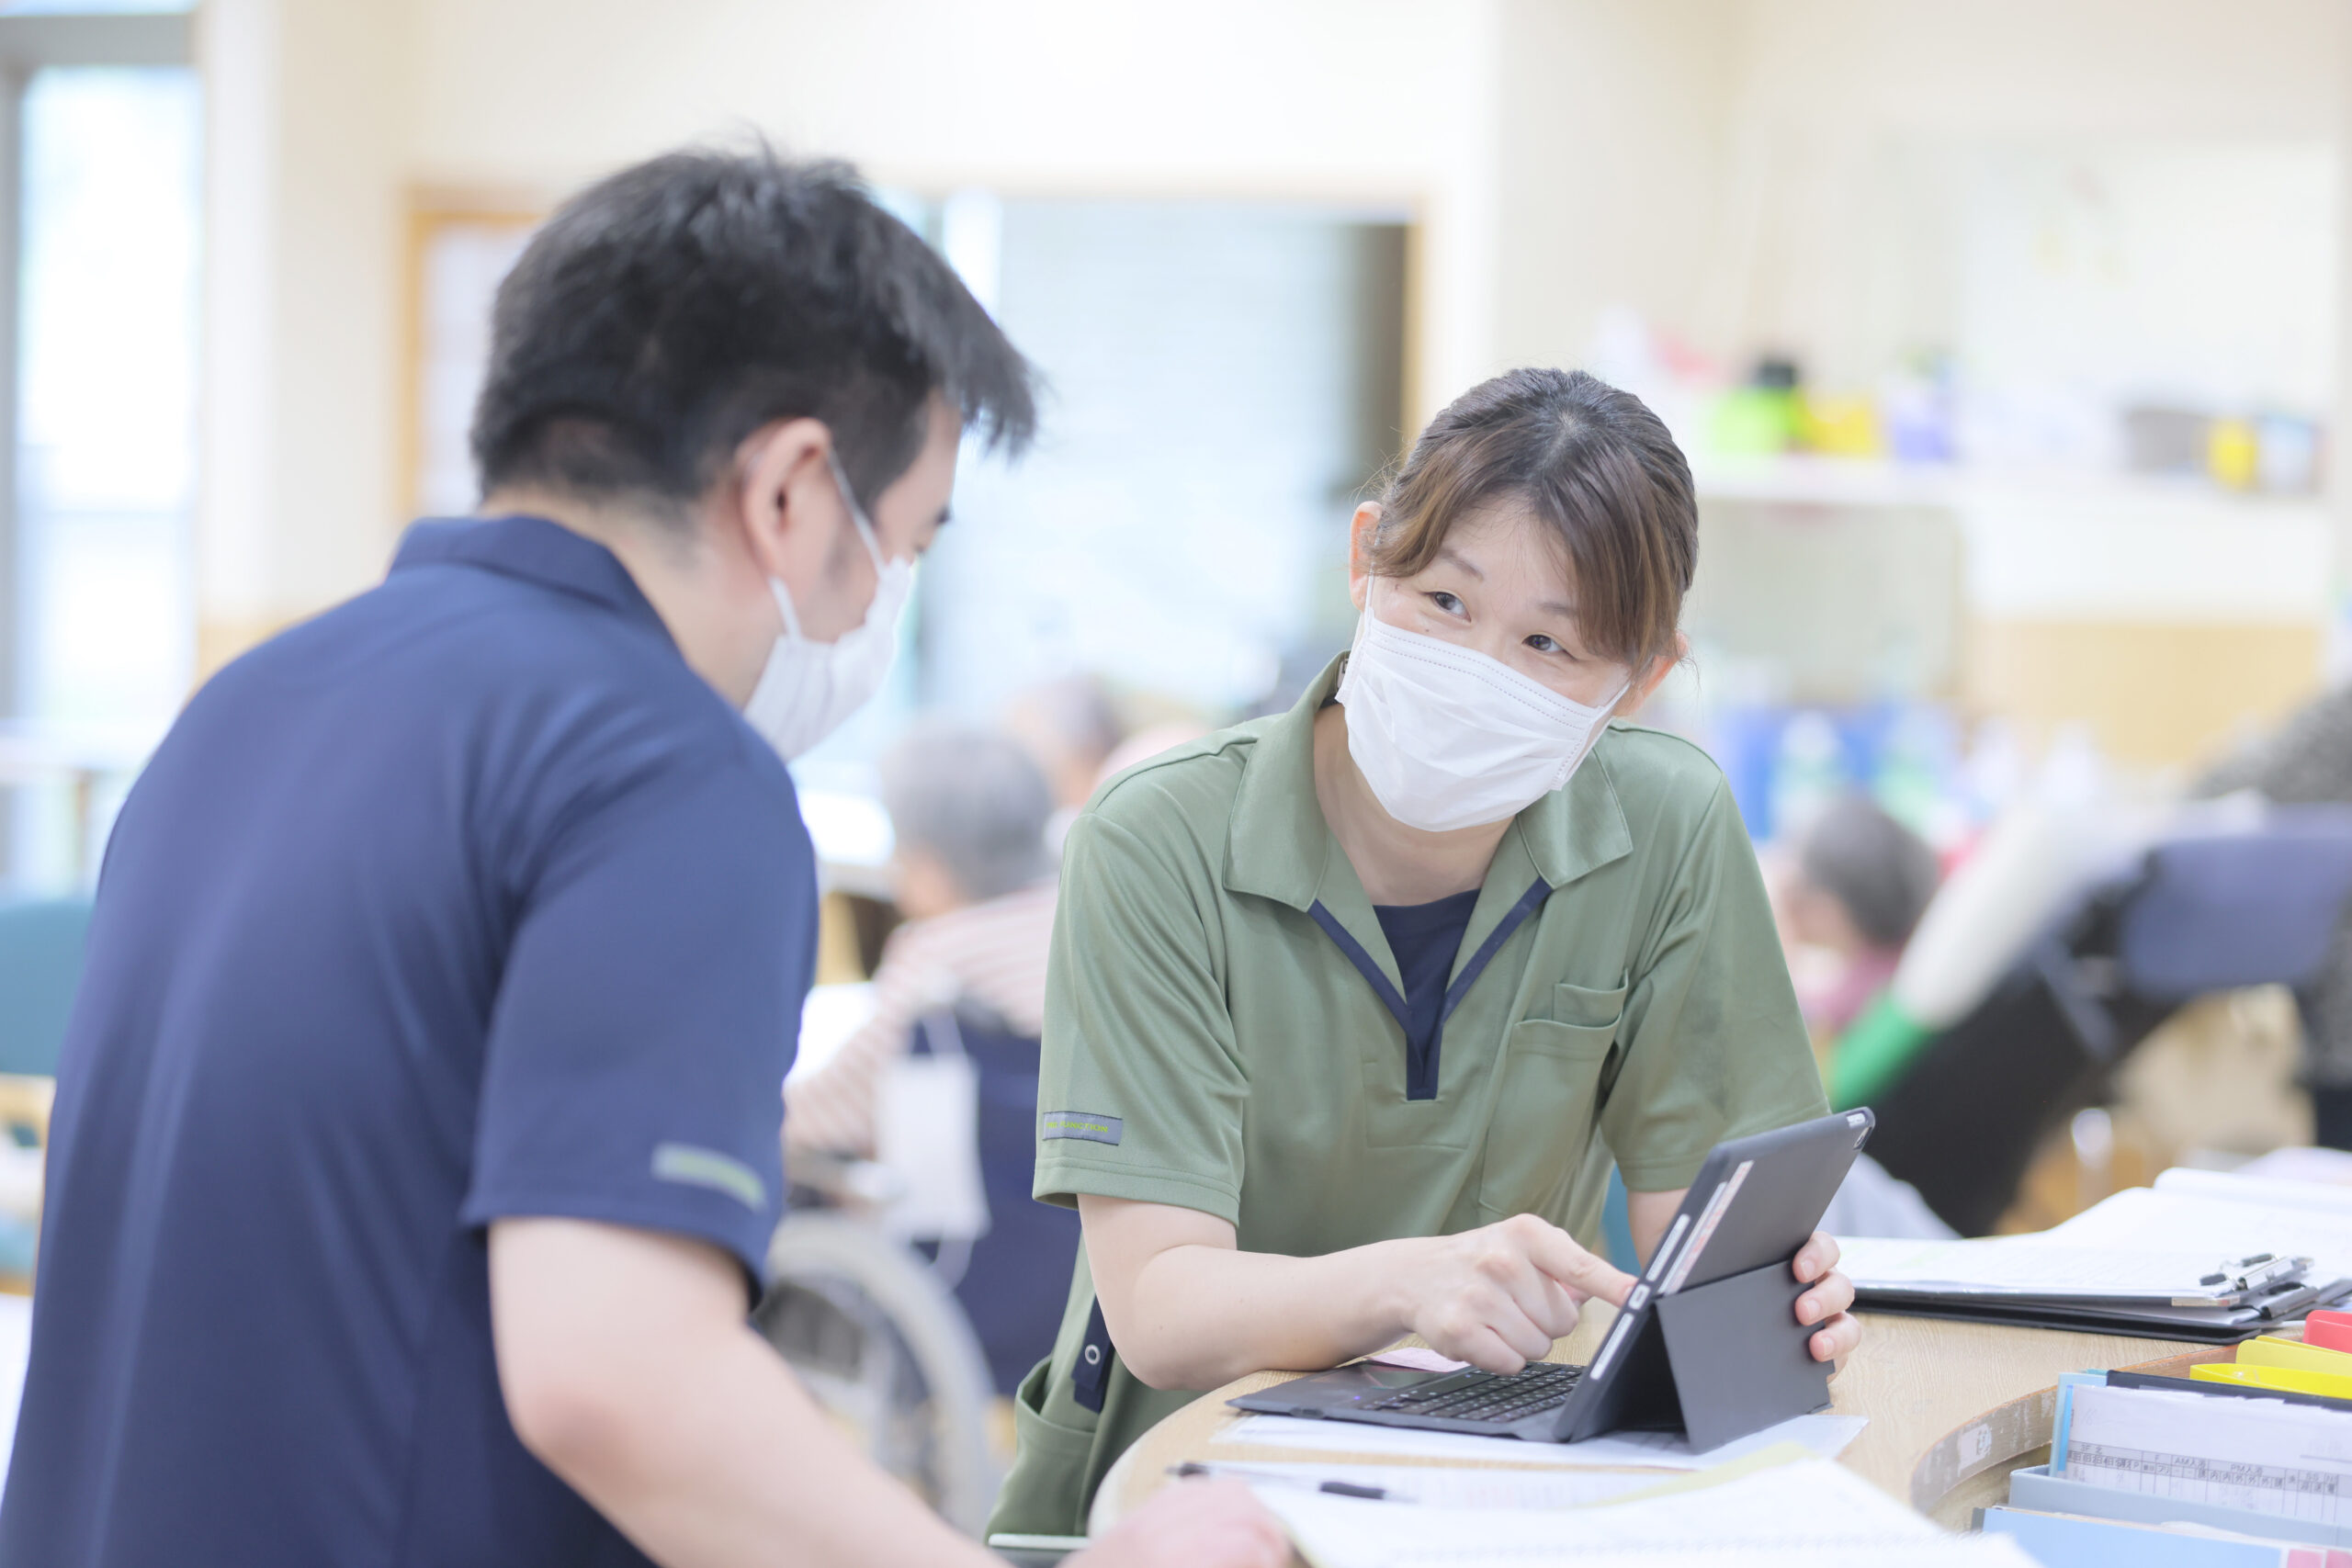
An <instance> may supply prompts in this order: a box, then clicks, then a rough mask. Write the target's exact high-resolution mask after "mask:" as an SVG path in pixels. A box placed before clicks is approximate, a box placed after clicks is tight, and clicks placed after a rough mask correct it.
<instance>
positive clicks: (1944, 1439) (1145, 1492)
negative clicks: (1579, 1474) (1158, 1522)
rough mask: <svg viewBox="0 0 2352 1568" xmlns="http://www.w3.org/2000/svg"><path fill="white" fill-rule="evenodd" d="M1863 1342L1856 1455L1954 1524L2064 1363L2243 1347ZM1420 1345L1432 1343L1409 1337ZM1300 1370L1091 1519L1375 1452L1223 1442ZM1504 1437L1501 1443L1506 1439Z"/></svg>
mask: <svg viewBox="0 0 2352 1568" xmlns="http://www.w3.org/2000/svg"><path fill="white" fill-rule="evenodd" d="M1615 1315H1616V1314H1614V1312H1612V1311H1611V1309H1610V1308H1609V1306H1608V1305H1607V1304H1606V1303H1594V1304H1593V1306H1592V1307H1590V1308H1589V1309H1588V1310H1587V1315H1586V1317H1585V1320H1584V1322H1582V1323H1581V1324H1579V1325H1577V1331H1576V1333H1574V1334H1573V1335H1571V1336H1569V1337H1567V1338H1566V1339H1563V1340H1561V1341H1560V1342H1559V1343H1558V1344H1557V1345H1555V1346H1554V1347H1553V1348H1552V1354H1551V1356H1550V1358H1549V1359H1552V1360H1557V1361H1586V1362H1589V1361H1590V1360H1591V1359H1592V1352H1593V1349H1594V1348H1596V1347H1598V1346H1599V1344H1600V1336H1601V1335H1602V1334H1604V1333H1606V1332H1607V1331H1608V1326H1609V1324H1610V1321H1611V1318H1613V1317H1614V1316H1615ZM1862 1323H1863V1337H1862V1346H1861V1348H1860V1349H1859V1350H1857V1351H1856V1352H1855V1353H1854V1354H1853V1355H1852V1356H1851V1357H1850V1358H1849V1359H1848V1360H1847V1363H1846V1365H1845V1367H1844V1368H1843V1369H1842V1370H1841V1371H1839V1372H1838V1375H1837V1376H1836V1378H1835V1379H1833V1380H1832V1381H1831V1382H1830V1385H1829V1390H1830V1408H1831V1409H1832V1410H1834V1411H1836V1412H1837V1413H1838V1414H1839V1415H1845V1416H1868V1417H1869V1418H1870V1425H1869V1426H1868V1427H1864V1428H1863V1429H1862V1434H1861V1436H1860V1437H1859V1438H1855V1439H1854V1443H1853V1446H1852V1447H1850V1448H1849V1449H1848V1450H1846V1452H1845V1454H1844V1456H1843V1461H1844V1462H1845V1463H1846V1464H1848V1465H1849V1466H1850V1467H1852V1468H1853V1469H1854V1470H1856V1471H1857V1472H1860V1474H1861V1475H1862V1476H1863V1477H1865V1478H1866V1479H1867V1480H1869V1481H1870V1482H1871V1483H1872V1484H1874V1485H1876V1486H1878V1487H1879V1488H1880V1489H1882V1490H1883V1491H1885V1492H1889V1493H1892V1494H1893V1495H1894V1496H1896V1497H1899V1498H1901V1499H1902V1500H1903V1501H1905V1502H1906V1503H1908V1504H1910V1505H1911V1506H1913V1507H1915V1508H1917V1509H1918V1510H1919V1511H1920V1512H1922V1513H1924V1514H1926V1515H1928V1517H1931V1518H1933V1519H1934V1520H1935V1521H1936V1522H1937V1523H1939V1524H1940V1525H1943V1526H1945V1527H1946V1528H1947V1529H1966V1528H1967V1525H1968V1521H1969V1516H1970V1514H1971V1512H1972V1511H1973V1510H1974V1509H1976V1508H1980V1507H1983V1506H1985V1505H1986V1504H1988V1503H1996V1502H1999V1501H2001V1500H2003V1499H2004V1498H2005V1497H2006V1496H2007V1482H2008V1474H2009V1472H2011V1471H2012V1470H2017V1469H2019V1468H2021V1467H2023V1466H2026V1465H2032V1464H2040V1463H2041V1462H2042V1461H2044V1460H2046V1459H2047V1458H2049V1448H2050V1422H2051V1417H2052V1403H2053V1398H2054V1391H2055V1387H2056V1384H2057V1382H2058V1376H2059V1374H2060V1373H2061V1372H2071V1371H2081V1370H2083V1369H2085V1368H2089V1367H2133V1366H2136V1367H2141V1368H2143V1370H2145V1371H2157V1372H2169V1373H2171V1374H2173V1375H2176V1376H2183V1377H2185V1376H2187V1375H2188V1371H2187V1369H2188V1368H2189V1367H2190V1366H2193V1365H2195V1364H2196V1363H2198V1362H2199V1361H2216V1360H2227V1359H2230V1358H2231V1356H2232V1354H2233V1352H2232V1351H2231V1350H2229V1349H2226V1348H2224V1349H2207V1348H2191V1347H2188V1346H2183V1345H2180V1344H2177V1343H2176V1342H2173V1341H2170V1340H2164V1339H2132V1338H2126V1337H2122V1336H2120V1335H2111V1334H2059V1333H2052V1332H2048V1331H2045V1330H2041V1329H2034V1328H2007V1327H1998V1326H1995V1325H1988V1324H1974V1323H1944V1322H1939V1321H1938V1320H1936V1319H1933V1318H1923V1317H1889V1316H1883V1315H1877V1314H1869V1315H1865V1316H1864V1318H1863V1319H1862ZM1409 1343H1418V1341H1409ZM1296 1375H1297V1374H1295V1373H1292V1372H1256V1373H1253V1374H1251V1375H1250V1376H1249V1377H1245V1378H1240V1379H1237V1380H1236V1381H1235V1382H1229V1383H1227V1385H1226V1386H1225V1387H1223V1388H1221V1389H1218V1390H1216V1392H1214V1393H1204V1394H1203V1395H1202V1396H1201V1397H1200V1398H1198V1399H1196V1400H1194V1401H1193V1403H1192V1404H1188V1405H1186V1406H1185V1407H1184V1408H1183V1409H1182V1410H1180V1411H1178V1412H1176V1413H1175V1414H1174V1415H1172V1416H1169V1417H1168V1418H1167V1419H1166V1420H1164V1421H1161V1422H1160V1423H1159V1425H1158V1426H1156V1427H1152V1428H1151V1430H1150V1431H1148V1432H1146V1433H1145V1434H1144V1435H1143V1438H1141V1440H1139V1441H1138V1442H1137V1443H1136V1445H1135V1447H1133V1448H1131V1449H1129V1450H1127V1451H1126V1453H1125V1455H1124V1456H1122V1457H1121V1458H1120V1460H1119V1461H1118V1462H1117V1463H1116V1464H1114V1465H1113V1466H1112V1467H1111V1472H1110V1473H1109V1474H1107V1475H1105V1476H1104V1477H1103V1485H1102V1487H1101V1489H1100V1490H1099V1491H1098V1492H1097V1493H1096V1494H1095V1497H1094V1508H1093V1513H1092V1516H1091V1519H1090V1521H1089V1522H1090V1524H1091V1529H1092V1530H1093V1532H1094V1533H1098V1534H1099V1533H1101V1532H1102V1531H1103V1530H1105V1529H1109V1528H1110V1527H1111V1526H1112V1525H1114V1524H1116V1523H1117V1522H1118V1521H1119V1519H1120V1518H1121V1517H1124V1516H1125V1514H1126V1513H1127V1512H1128V1511H1129V1510H1130V1509H1132V1508H1134V1507H1136V1506H1137V1505H1138V1504H1140V1503H1141V1502H1142V1501H1143V1500H1144V1499H1145V1498H1146V1497H1148V1496H1149V1495H1151V1494H1152V1492H1153V1491H1155V1490H1156V1489H1158V1488H1159V1486H1161V1485H1163V1484H1165V1483H1166V1482H1167V1480H1168V1469H1169V1467H1170V1466H1171V1465H1176V1464H1182V1463H1183V1462H1185V1461H1226V1462H1228V1463H1246V1462H1250V1461H1259V1462H1265V1461H1301V1460H1305V1461H1313V1460H1327V1461H1331V1462H1333V1463H1340V1464H1345V1463H1358V1464H1361V1463H1364V1462H1366V1460H1365V1456H1363V1455H1361V1454H1349V1453H1346V1452H1343V1451H1331V1452H1324V1451H1321V1450H1310V1449H1293V1448H1282V1449H1271V1448H1258V1447H1251V1446H1249V1445H1245V1444H1235V1443H1219V1442H1215V1441H1214V1438H1216V1433H1217V1432H1218V1431H1219V1430H1221V1429H1222V1428H1223V1427H1226V1426H1227V1425H1228V1424H1230V1423H1231V1422H1232V1421H1234V1420H1236V1419H1238V1418H1239V1416H1240V1415H1241V1414H1242V1413H1241V1412H1239V1411H1238V1410H1234V1409H1231V1408H1229V1407H1227V1404H1226V1403H1225V1402H1226V1401H1227V1400H1228V1399H1231V1398H1233V1397H1234V1396H1235V1395H1237V1394H1241V1393H1250V1392H1253V1391H1255V1390H1257V1389H1261V1388H1268V1387H1271V1386H1272V1385H1273V1384H1275V1383H1278V1382H1287V1381H1288V1380H1289V1379H1290V1378H1292V1377H1294V1376H1296ZM1501 1446H1502V1445H1498V1448H1499V1447H1501ZM1411 1462H1414V1463H1420V1464H1430V1465H1446V1466H1467V1467H1470V1468H1476V1469H1521V1468H1525V1467H1524V1466H1522V1465H1514V1464H1512V1463H1510V1461H1508V1460H1436V1459H1431V1460H1418V1461H1411Z"/></svg>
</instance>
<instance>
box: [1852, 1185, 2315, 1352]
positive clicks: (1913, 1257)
mask: <svg viewBox="0 0 2352 1568" xmlns="http://www.w3.org/2000/svg"><path fill="white" fill-rule="evenodd" d="M1839 1245H1840V1247H1842V1248H1843V1249H1844V1252H1845V1259H1844V1263H1843V1265H1842V1266H1843V1268H1844V1269H1845V1270H1846V1272H1847V1274H1848V1275H1849V1277H1850V1278H1851V1279H1852V1280H1853V1281H1854V1285H1855V1289H1856V1291H1857V1292H1859V1295H1860V1302H1861V1303H1862V1305H1864V1306H1865V1307H1867V1308H1870V1309H1871V1310H1873V1311H1882V1312H1914V1313H1922V1314H1932V1315H1936V1316H1945V1317H1965V1318H1973V1319H1979V1320H1984V1321H1991V1322H2002V1323H2018V1324H2025V1325H2033V1326H2041V1327H2050V1328H2079V1329H2097V1330H2105V1331H2109V1332H2114V1333H2127V1334H2136V1335H2144V1336H2148V1337H2158V1338H2172V1339H2188V1340H2194V1341H2203V1342H2206V1343H2216V1344H2226V1343H2229V1342H2231V1341H2233V1340H2236V1339H2242V1338H2245V1337H2246V1336H2248V1335H2252V1334H2258V1333H2262V1332H2264V1331H2266V1330H2267V1328H2269V1327H2270V1326H2272V1325H2276V1324H2278V1323H2281V1322H2288V1321H2291V1320H2293V1319H2295V1318H2297V1317H2300V1316H2301V1314H2303V1313H2305V1312H2308V1311H2310V1310H2311V1309H2312V1307H2313V1306H2318V1305H2327V1304H2332V1303H2334V1302H2335V1301H2337V1300H2340V1299H2342V1298H2343V1297H2344V1296H2345V1295H2346V1294H2347V1293H2352V1189H2345V1188H2338V1187H2330V1186H2324V1185H2320V1184H2317V1183H2311V1182H2296V1181H2278V1180H2270V1179H2258V1178H2252V1177H2239V1176H2231V1175H2222V1174H2218V1173H2215V1172H2212V1171H2199V1170H2170V1171H2166V1172H2165V1174H2164V1175H2163V1176H2161V1177H2159V1178H2158V1179H2157V1180H2156V1185H2155V1186H2154V1187H2153V1188H2147V1187H2138V1188H2133V1189H2131V1190H2129V1191H2125V1192H2119V1193H2117V1194H2116V1195H2115V1196H2113V1197H2112V1198H2109V1199H2108V1200H2107V1201H2105V1202H2103V1203H2100V1204H2098V1206H2097V1207H2095V1208H2092V1209H2090V1210H2087V1211H2086V1212H2085V1213H2081V1214H2078V1215H2076V1216H2075V1218H2073V1219H2071V1220H2069V1221H2067V1222H2066V1223H2065V1224H2062V1225H2059V1226H2058V1227H2056V1228H2055V1229H2053V1230H2049V1231H2044V1232H2042V1233H2041V1234H2039V1235H2024V1236H1999V1237H1990V1238H1986V1239H1984V1240H1978V1241H1956V1242H1917V1241H1882V1240H1872V1239H1869V1238H1857V1239H1853V1240H1841V1241H1840V1243H1839ZM2296 1260H2301V1264H2300V1266H2298V1264H2297V1261H2296ZM2339 1282H2340V1283H2339Z"/></svg>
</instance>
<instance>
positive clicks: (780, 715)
mask: <svg viewBox="0 0 2352 1568" xmlns="http://www.w3.org/2000/svg"><path fill="white" fill-rule="evenodd" d="M825 463H826V466H827V467H829V468H831V469H832V472H833V483H834V484H835V485H837V486H839V487H840V489H841V492H842V504H843V505H844V506H847V507H848V508H849V516H850V522H851V524H852V525H854V527H855V528H856V529H857V536H858V539H859V541H860V542H861V543H863V544H864V545H865V553H866V554H867V555H869V556H871V557H872V558H874V571H875V576H876V586H875V589H874V597H873V599H872V600H870V601H869V602H868V603H867V604H866V606H865V619H864V620H863V621H861V622H860V623H859V624H858V625H856V626H853V627H851V628H850V629H849V630H848V631H846V632H843V633H842V635H841V636H840V637H837V638H835V639H834V640H833V641H831V642H814V641H811V640H810V639H809V638H808V637H803V636H802V635H801V632H800V613H799V611H797V610H796V609H795V608H794V607H793V604H792V592H791V590H789V589H787V588H786V587H785V585H784V584H783V583H782V582H780V581H776V580H775V579H774V578H770V579H769V580H768V587H769V588H770V590H772V591H773V592H775V604H776V608H777V609H779V610H781V611H783V612H784V635H783V636H782V637H778V638H776V639H775V649H773V650H771V651H770V652H769V654H768V663H767V668H766V669H765V670H763V671H761V672H760V683H759V684H758V685H757V686H756V687H754V688H752V700H751V701H750V702H748V703H746V704H744V705H743V717H744V718H745V719H746V720H748V721H749V722H750V724H751V726H752V728H753V729H756V730H758V731H759V732H760V733H761V734H762V735H763V736H765V737H767V739H768V743H769V744H770V745H772V746H774V747H775V749H776V750H778V751H780V752H782V753H783V754H784V758H785V760H786V761H791V760H792V759H793V758H795V757H797V756H799V755H801V754H802V753H803V752H806V751H808V750H809V749H810V748H812V747H814V746H815V745H816V744H817V742H819V741H820V740H822V739H824V738H825V737H826V736H828V735H831V733H832V732H833V731H834V730H836V729H838V728H841V727H842V723H843V722H844V721H846V720H847V719H848V717H849V716H850V715H851V714H854V713H855V712H856V711H857V710H858V709H859V708H861V707H863V706H865V702H866V699H867V698H869V697H871V696H873V695H874V694H875V693H876V692H878V691H880V690H881V689H882V682H883V680H884V679H885V678H886V677H887V676H888V674H889V673H890V660H891V659H892V658H893V657H895V656H896V655H897V653H898V651H899V616H900V615H902V614H903V613H904V612H905V610H906V607H907V598H908V596H909V595H910V593H912V592H913V591H914V581H915V563H914V562H913V561H911V560H887V559H885V558H883V555H882V541H881V540H880V538H878V537H877V536H876V534H875V532H874V525H873V523H872V522H871V521H870V520H869V519H868V518H867V517H866V515H865V508H864V507H862V506H860V505H859V504H858V503H857V492H856V491H853V490H851V489H850V488H849V476H848V475H846V474H844V473H842V465H841V459H840V458H838V457H834V456H833V454H832V453H831V451H830V450H829V451H827V452H826V454H825Z"/></svg>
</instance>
